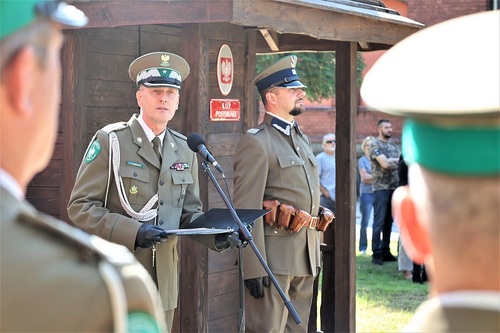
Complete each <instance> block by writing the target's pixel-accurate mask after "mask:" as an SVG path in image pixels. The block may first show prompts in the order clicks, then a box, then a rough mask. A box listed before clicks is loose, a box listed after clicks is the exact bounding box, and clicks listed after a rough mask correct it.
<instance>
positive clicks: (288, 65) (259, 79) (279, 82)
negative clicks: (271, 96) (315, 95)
mask: <svg viewBox="0 0 500 333" xmlns="http://www.w3.org/2000/svg"><path fill="white" fill-rule="evenodd" d="M296 65H297V56H295V55H291V56H286V57H284V58H281V59H280V60H278V61H276V62H275V63H274V64H272V65H271V66H269V67H268V68H266V69H264V70H263V71H262V72H260V73H259V74H257V75H256V76H255V77H254V78H253V79H252V81H251V82H252V83H253V84H255V85H256V86H257V89H258V90H259V93H262V92H263V91H265V90H267V89H269V88H273V87H282V88H307V87H306V86H305V85H304V84H302V82H300V78H299V75H298V74H297V70H296V69H295V66H296Z"/></svg>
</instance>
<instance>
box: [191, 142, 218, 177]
mask: <svg viewBox="0 0 500 333" xmlns="http://www.w3.org/2000/svg"><path fill="white" fill-rule="evenodd" d="M187 144H188V146H189V148H190V149H191V150H192V151H194V152H195V153H198V154H200V155H201V156H202V157H203V159H204V160H205V161H207V162H209V163H211V164H212V165H213V166H214V167H215V168H216V169H217V170H218V171H219V172H220V173H222V174H224V171H223V170H222V167H221V166H220V165H219V163H217V161H216V160H215V158H214V156H213V155H212V153H211V152H210V151H209V150H208V149H207V147H206V146H205V140H203V137H202V136H201V135H200V134H198V133H193V134H191V135H189V136H188V138H187Z"/></svg>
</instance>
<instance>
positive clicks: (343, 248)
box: [321, 42, 357, 332]
mask: <svg viewBox="0 0 500 333" xmlns="http://www.w3.org/2000/svg"><path fill="white" fill-rule="evenodd" d="M356 58H357V45H356V43H355V42H340V43H339V47H338V48H337V52H336V110H337V119H336V128H335V134H336V137H337V149H336V154H335V156H336V166H337V177H336V214H335V223H334V225H333V228H331V230H329V232H327V233H325V243H326V244H327V245H326V248H325V249H324V252H323V253H324V255H323V263H324V265H323V266H324V270H323V286H322V298H321V300H322V302H321V326H322V327H321V328H322V330H323V331H324V332H355V331H356V327H355V323H356V311H355V310H356V301H355V291H356V271H355V259H354V244H355V230H356V227H355V225H356V223H355V221H356V142H355V138H356V136H355V135H356V113H357V97H356V96H357V87H356ZM332 238H333V242H332ZM332 287H333V289H332Z"/></svg>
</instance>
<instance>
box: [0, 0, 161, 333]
mask: <svg viewBox="0 0 500 333" xmlns="http://www.w3.org/2000/svg"><path fill="white" fill-rule="evenodd" d="M87 21H88V19H87V17H86V16H85V14H84V13H83V12H82V11H80V10H79V9H77V8H75V7H73V6H70V5H68V4H67V3H65V2H60V1H36V0H29V1H28V0H26V1H7V0H2V1H0V62H1V63H0V73H1V75H0V112H1V122H0V128H1V130H0V135H1V137H0V196H1V200H0V205H1V207H0V216H1V217H0V222H1V230H2V231H1V233H0V235H1V241H0V246H1V250H0V263H1V268H0V269H1V272H2V273H1V275H0V290H1V297H0V302H1V305H0V318H1V323H0V331H2V332H111V331H116V332H125V331H129V332H131V331H134V330H135V329H141V331H144V332H164V331H165V328H164V324H163V310H162V308H161V303H160V299H159V295H158V292H157V290H156V288H155V286H154V283H153V281H152V280H151V278H150V277H149V276H148V274H147V272H146V271H145V270H144V268H143V267H142V266H141V265H140V264H139V263H138V262H137V261H136V260H135V258H134V256H133V255H132V254H131V253H130V252H129V251H128V250H127V249H126V248H125V247H123V246H118V245H116V244H112V243H108V242H106V241H105V240H102V239H100V238H99V237H96V236H91V235H89V234H87V233H85V232H83V231H82V230H79V229H77V228H75V227H72V226H70V225H69V224H67V223H64V222H62V221H59V220H56V219H54V218H53V217H50V216H48V215H45V214H43V213H41V212H39V211H37V210H36V209H35V207H33V206H32V205H31V204H30V203H28V201H27V200H26V197H25V196H26V191H27V187H28V183H29V182H30V181H31V179H32V178H33V177H34V176H35V175H36V174H37V173H38V172H40V171H42V170H43V169H44V168H45V167H46V166H47V165H48V163H49V161H50V158H51V156H52V153H53V149H54V146H55V141H56V136H57V127H58V119H59V115H58V113H59V103H60V93H61V74H62V73H61V72H62V69H61V63H60V50H61V47H62V44H63V34H62V32H61V31H60V29H62V28H77V27H82V26H85V25H86V24H87Z"/></svg>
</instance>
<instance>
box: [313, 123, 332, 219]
mask: <svg viewBox="0 0 500 333" xmlns="http://www.w3.org/2000/svg"><path fill="white" fill-rule="evenodd" d="M322 147H323V151H322V152H321V153H319V154H318V155H317V156H316V159H317V160H318V163H319V164H318V170H319V190H320V191H321V196H320V198H319V204H320V205H321V206H323V207H326V208H328V209H330V210H331V211H333V212H335V173H336V167H335V134H333V133H327V134H325V135H324V136H323V144H322Z"/></svg>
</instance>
